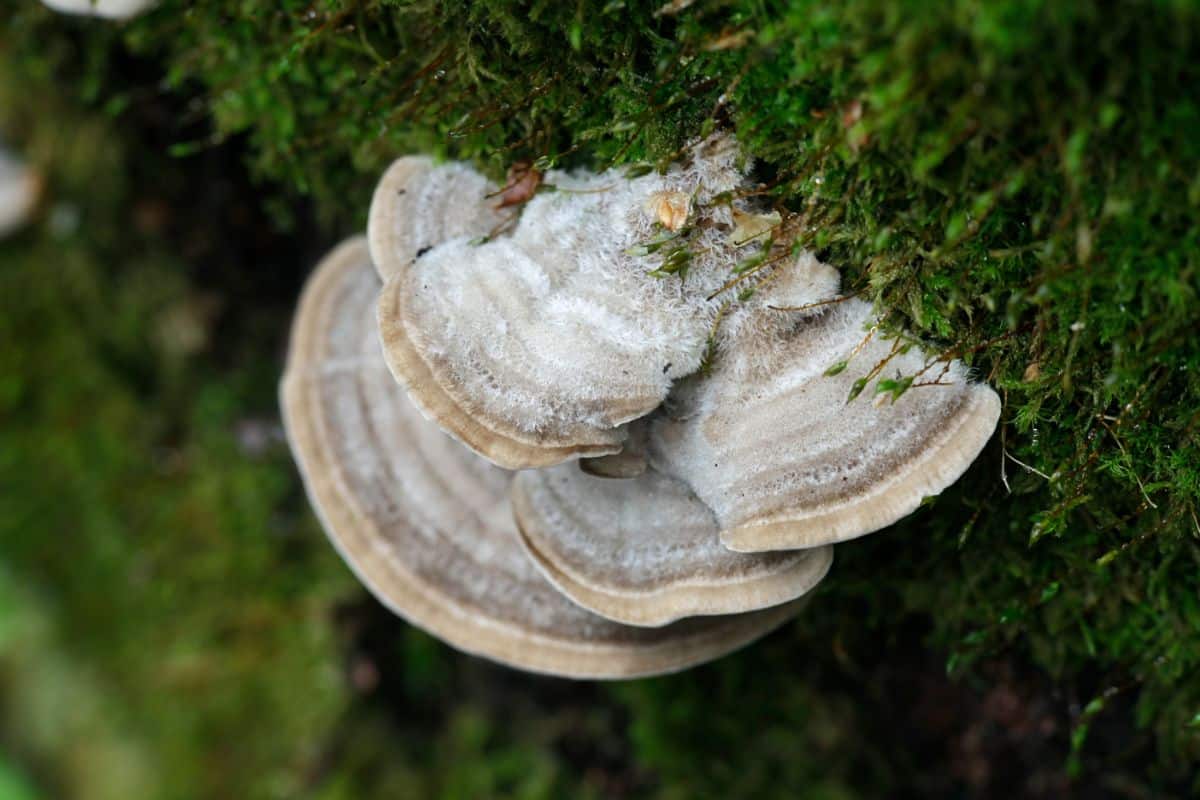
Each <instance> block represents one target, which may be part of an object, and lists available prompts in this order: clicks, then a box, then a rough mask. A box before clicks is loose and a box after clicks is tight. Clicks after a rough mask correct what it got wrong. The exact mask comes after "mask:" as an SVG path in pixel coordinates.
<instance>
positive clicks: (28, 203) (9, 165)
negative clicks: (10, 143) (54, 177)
mask: <svg viewBox="0 0 1200 800" xmlns="http://www.w3.org/2000/svg"><path fill="white" fill-rule="evenodd" d="M41 187H42V181H41V178H39V177H38V174H37V172H35V171H34V170H33V169H32V168H30V167H29V166H28V165H26V164H25V163H24V162H22V161H20V160H18V159H17V158H16V157H15V156H12V155H10V154H9V153H7V152H6V151H5V150H3V149H2V148H0V237H3V236H6V235H8V234H10V233H12V232H13V231H15V230H16V229H18V228H20V227H21V226H22V225H24V224H25V223H26V222H27V221H28V220H29V217H30V216H31V215H32V214H33V209H34V207H36V206H37V201H38V197H39V195H40V194H41Z"/></svg>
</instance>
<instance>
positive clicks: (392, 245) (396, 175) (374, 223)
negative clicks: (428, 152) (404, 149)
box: [367, 156, 435, 281]
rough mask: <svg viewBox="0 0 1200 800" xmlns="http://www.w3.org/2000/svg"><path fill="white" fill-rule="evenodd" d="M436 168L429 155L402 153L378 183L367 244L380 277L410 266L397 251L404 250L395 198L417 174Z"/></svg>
mask: <svg viewBox="0 0 1200 800" xmlns="http://www.w3.org/2000/svg"><path fill="white" fill-rule="evenodd" d="M434 168H435V164H434V162H433V159H431V158H429V157H428V156H402V157H401V158H398V159H396V160H395V161H393V162H392V163H391V166H389V167H388V168H387V169H386V170H385V171H384V173H383V177H382V178H380V179H379V183H378V184H376V185H375V192H374V193H373V194H372V195H371V206H370V208H369V210H368V211H367V232H368V233H367V246H368V248H369V251H370V254H371V263H372V264H373V265H374V267H375V272H376V273H377V274H378V275H379V277H380V279H381V280H384V281H386V280H388V279H389V278H391V277H392V276H393V275H396V274H397V273H399V272H402V271H403V270H404V269H405V268H406V267H407V266H408V265H407V264H405V263H400V259H399V258H398V257H397V256H396V255H395V254H396V253H397V252H398V251H400V250H401V247H400V246H399V244H398V242H397V237H396V228H395V226H394V223H395V218H396V216H397V214H398V212H397V202H396V200H397V198H398V197H400V196H401V195H402V194H403V193H405V192H407V191H408V187H409V186H410V185H412V184H413V183H414V179H415V177H416V176H418V175H420V174H421V173H428V172H432V171H433V170H434Z"/></svg>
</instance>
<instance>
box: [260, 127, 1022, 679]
mask: <svg viewBox="0 0 1200 800" xmlns="http://www.w3.org/2000/svg"><path fill="white" fill-rule="evenodd" d="M745 186H746V178H745V164H744V163H743V162H742V159H741V156H740V154H739V153H738V150H737V147H736V144H735V143H734V142H733V140H732V139H730V138H728V137H715V138H711V139H709V140H705V141H704V142H701V143H699V144H698V145H696V146H695V147H694V148H693V149H692V150H691V151H690V153H689V155H688V157H687V159H686V160H685V161H684V162H682V163H680V164H678V165H676V166H674V167H672V168H671V169H670V170H668V171H667V172H666V173H663V174H659V173H653V172H651V173H649V174H645V175H640V176H630V175H627V174H621V173H619V172H616V171H609V172H605V173H602V174H588V173H561V172H551V173H549V174H548V175H546V176H545V181H544V183H543V184H542V187H541V190H540V191H538V192H536V193H535V194H534V195H533V196H532V198H531V199H529V200H528V202H527V203H525V204H524V205H523V207H520V208H511V207H507V206H506V204H505V203H504V202H503V194H504V192H503V188H502V187H497V186H495V185H493V184H491V183H490V182H489V181H488V180H486V179H485V178H484V177H483V176H482V175H480V174H478V173H476V172H474V171H473V170H471V169H470V168H468V167H466V166H464V165H461V164H444V165H437V164H435V163H434V162H432V161H431V160H429V159H427V158H420V157H406V158H401V159H400V160H399V161H397V162H395V163H394V164H393V165H392V166H391V168H390V169H389V170H388V171H387V172H386V174H385V175H384V177H383V179H382V180H381V182H380V184H379V186H378V188H377V189H376V192H375V196H374V198H373V200H372V204H371V212H370V218H369V223H368V235H367V237H365V238H362V237H359V238H355V239H351V240H349V241H347V242H345V243H343V244H342V245H340V246H339V247H338V248H337V249H335V250H334V251H333V252H332V253H331V254H330V255H329V256H327V257H326V259H325V260H324V261H323V262H322V263H321V265H320V266H319V267H318V268H317V270H316V272H315V274H314V276H313V277H312V278H311V279H310V281H309V283H308V286H307V287H306V288H305V291H304V295H303V298H302V300H301V303H300V308H299V311H298V313H297V315H296V319H295V322H294V325H293V331H292V342H291V348H290V352H289V356H288V364H287V369H286V373H285V375H284V378H283V382H282V387H281V395H282V404H283V410H284V419H285V423H286V427H287V430H288V435H289V440H290V442H291V445H292V448H293V451H294V453H295V455H296V459H297V461H298V463H299V465H300V468H301V472H302V474H303V476H304V479H305V483H306V486H307V488H308V492H309V496H310V498H311V499H312V502H313V505H314V506H315V507H316V509H317V512H318V514H319V515H320V517H321V520H322V522H323V524H324V527H325V529H326V531H327V532H328V533H329V536H330V538H331V539H332V541H333V543H334V544H335V546H336V547H337V548H338V549H339V551H340V552H341V553H342V555H343V556H344V557H345V558H346V560H347V561H348V562H349V564H350V566H351V567H352V568H353V569H354V570H355V572H356V573H357V574H358V576H359V577H360V578H361V579H362V580H363V582H364V583H366V584H367V585H368V587H370V588H371V589H372V591H373V592H374V593H375V594H376V595H377V596H378V597H379V598H380V599H381V600H382V601H383V602H384V603H385V604H387V605H388V606H389V607H390V608H392V609H393V610H394V611H395V612H396V613H398V614H400V615H401V616H403V617H405V618H406V619H408V620H410V621H411V622H413V623H414V624H416V625H419V626H421V627H423V628H425V629H426V630H428V631H430V632H432V633H433V634H435V635H437V636H439V637H441V638H442V639H444V640H445V641H447V642H449V643H450V644H452V645H453V646H455V647H458V648H460V649H462V650H465V651H468V652H471V653H475V654H478V655H482V656H486V657H489V658H491V659H494V660H497V661H500V662H503V663H506V664H509V665H512V666H516V667H519V668H523V669H528V670H532V671H537V672H545V673H552V674H557V675H563V676H570V677H592V678H623V677H632V676H638V675H650V674H659V673H665V672H671V671H676V670H679V669H683V668H685V667H688V666H690V665H693V664H697V663H700V662H703V661H706V660H709V659H712V658H715V657H717V656H719V655H722V654H724V653H727V652H729V651H731V650H733V649H736V648H737V647H740V646H742V645H743V644H745V643H747V642H749V641H751V640H753V639H755V638H757V637H759V636H761V635H763V634H764V633H766V632H767V631H769V630H771V629H773V628H774V627H776V626H778V625H779V624H781V623H782V622H784V621H785V620H787V619H789V618H790V617H791V616H792V615H793V614H794V613H795V612H796V610H797V608H798V606H799V605H800V604H802V603H803V602H804V600H805V596H806V595H807V594H808V592H809V591H810V590H811V589H812V588H813V587H814V586H816V585H817V583H818V582H819V581H820V580H821V579H822V578H823V577H824V576H825V574H826V573H827V571H828V570H829V567H830V564H831V562H832V557H833V553H832V550H833V548H832V547H831V545H832V544H834V543H836V542H841V541H845V540H847V539H852V538H854V537H857V536H861V535H863V534H866V533H870V532H872V531H875V530H878V529H880V528H882V527H884V526H887V525H889V524H891V523H892V522H894V521H896V520H897V519H899V518H901V517H903V516H905V515H907V514H909V513H911V512H912V511H913V510H914V509H915V508H916V507H917V506H918V504H919V503H920V502H921V500H922V498H924V497H926V496H930V495H935V494H937V493H939V492H941V491H942V490H943V489H945V488H946V487H947V486H948V485H950V484H951V483H952V482H953V481H955V480H956V479H957V478H958V477H959V475H961V473H962V472H963V471H964V470H965V469H966V468H967V467H968V466H969V465H970V463H971V462H972V461H973V460H974V458H975V457H976V455H977V454H978V453H979V451H980V449H981V448H982V447H983V446H984V444H985V443H986V441H987V440H988V438H989V437H990V435H991V433H992V431H993V430H994V428H995V425H996V422H997V419H998V417H999V400H998V398H997V396H996V394H995V392H993V391H992V390H991V389H990V388H988V387H987V386H985V385H982V384H978V383H974V382H972V381H971V380H970V379H969V377H968V374H967V370H966V368H965V367H964V366H963V365H962V364H960V363H958V362H956V361H938V360H937V359H935V358H931V357H928V356H927V355H926V354H924V353H922V352H921V351H920V348H919V347H917V346H915V344H914V343H912V342H908V341H903V342H902V341H900V340H896V339H891V340H888V339H885V338H884V336H883V334H882V333H880V332H879V331H878V330H877V329H876V328H877V326H876V323H877V320H876V318H875V317H874V315H873V313H872V309H871V307H870V306H869V305H868V304H867V303H865V302H862V301H860V300H857V299H854V298H849V297H842V296H840V295H839V294H838V291H839V276H838V274H837V272H836V271H835V270H833V269H832V268H831V267H828V266H826V265H824V264H822V263H820V262H819V261H818V260H817V259H815V258H814V257H813V256H812V255H810V254H807V253H802V254H799V255H795V254H792V253H791V252H790V251H788V250H787V249H786V248H783V249H782V252H783V256H782V257H781V256H779V255H777V252H778V251H779V250H780V248H779V247H778V246H777V245H775V246H773V245H772V241H771V240H772V235H773V231H774V230H775V229H776V227H777V226H778V225H779V218H778V216H776V215H772V214H764V213H761V211H760V210H756V209H755V208H754V207H753V206H752V205H751V204H750V203H749V201H748V200H747V199H746V198H744V197H742V190H743V189H744V188H745ZM497 198H501V200H500V201H498V200H497ZM747 265H753V266H747ZM737 275H743V276H749V277H748V279H746V280H738V281H733V280H731V277H734V276H737ZM731 284H734V285H731ZM751 288H752V291H747V289H751ZM880 364H884V365H886V373H883V372H881V370H880V367H879V365H880ZM884 374H886V375H888V376H891V375H893V374H894V375H895V376H896V377H895V378H888V380H889V381H890V383H889V384H888V387H890V388H889V390H888V391H885V392H881V393H878V394H875V395H874V396H875V398H876V400H877V401H876V402H871V401H870V400H869V399H867V398H863V399H861V400H857V401H854V402H848V401H847V398H848V397H851V396H853V395H855V394H858V393H860V392H861V391H862V389H863V387H864V385H865V384H866V383H868V382H869V381H870V380H877V379H878V378H880V377H882V376H883V375H884ZM898 387H902V388H903V389H904V390H900V388H898Z"/></svg>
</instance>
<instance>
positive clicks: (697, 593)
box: [510, 478, 833, 628]
mask: <svg viewBox="0 0 1200 800" xmlns="http://www.w3.org/2000/svg"><path fill="white" fill-rule="evenodd" d="M510 496H511V498H512V504H513V517H514V519H515V520H516V523H517V530H518V531H519V532H520V535H521V543H522V544H523V545H524V547H525V551H526V552H527V553H528V554H529V557H530V558H531V559H533V562H534V563H535V564H536V565H537V566H538V568H539V569H540V570H541V572H542V574H543V575H544V576H545V577H546V579H547V580H549V581H550V582H551V583H552V584H554V585H555V587H557V588H558V589H559V591H561V592H562V593H563V594H565V595H567V596H568V597H569V598H571V599H572V600H574V601H575V602H576V603H577V604H578V605H580V606H583V607H584V608H586V609H587V610H588V611H591V612H593V613H595V614H599V615H600V616H602V617H605V618H606V619H611V620H613V621H614V622H620V623H622V624H625V625H635V626H638V627H649V628H657V627H661V626H663V625H669V624H670V623H672V622H677V621H679V620H681V619H685V618H688V617H699V616H711V615H729V614H745V613H764V609H766V610H770V609H772V608H773V607H779V606H781V605H784V604H789V605H790V604H792V603H795V602H802V601H803V600H805V599H806V598H805V595H807V594H808V592H810V591H811V590H812V589H813V588H814V587H816V585H817V584H818V583H820V582H821V581H822V579H824V577H825V575H826V574H827V573H828V572H829V568H830V566H831V565H832V564H833V548H832V547H822V548H816V549H811V550H806V551H805V552H804V553H803V554H801V555H802V557H801V559H800V564H799V565H797V566H794V567H793V568H791V569H788V570H785V571H781V572H775V573H771V574H767V575H765V576H762V577H757V578H752V579H745V578H743V579H740V580H731V581H721V580H707V581H705V580H695V581H675V582H672V583H670V584H664V585H663V586H662V587H661V588H659V589H656V590H653V591H620V590H617V589H614V588H611V587H600V586H596V585H593V584H592V583H591V582H590V581H589V580H588V578H587V577H586V576H583V575H580V574H579V573H578V572H577V571H576V570H573V569H571V568H570V567H569V566H568V565H567V564H565V563H559V562H557V561H555V560H553V559H551V558H549V557H548V556H547V554H546V553H545V552H543V550H542V549H540V548H539V546H538V542H539V541H541V542H543V543H544V542H546V541H548V540H549V537H550V533H549V531H546V530H545V529H543V528H542V527H541V525H540V524H539V520H540V519H541V515H540V514H538V513H537V512H536V511H534V509H533V507H532V505H531V501H530V497H529V494H528V491H527V489H526V488H525V484H524V481H522V480H520V479H519V478H518V480H514V481H513V484H512V490H511V493H510ZM713 535H716V530H715V529H714V531H713Z"/></svg>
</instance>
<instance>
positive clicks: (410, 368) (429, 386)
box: [378, 273, 624, 469]
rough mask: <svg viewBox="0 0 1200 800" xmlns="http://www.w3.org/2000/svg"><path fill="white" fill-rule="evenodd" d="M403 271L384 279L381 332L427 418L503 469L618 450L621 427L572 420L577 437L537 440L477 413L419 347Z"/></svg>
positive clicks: (391, 361) (390, 358)
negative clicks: (407, 315) (408, 321)
mask: <svg viewBox="0 0 1200 800" xmlns="http://www.w3.org/2000/svg"><path fill="white" fill-rule="evenodd" d="M403 280H404V275H403V273H402V274H400V275H396V276H395V277H393V278H392V279H391V280H389V281H388V282H387V284H385V285H384V287H383V291H382V292H380V294H379V308H378V316H379V337H380V341H381V342H382V343H383V354H384V359H385V360H386V361H387V365H388V369H390V370H391V372H392V375H393V376H394V377H395V378H396V380H397V381H398V382H399V383H400V384H401V385H402V386H404V388H405V389H407V390H408V395H409V398H410V399H411V400H412V401H413V404H414V405H416V406H417V408H418V409H420V410H421V413H422V414H424V415H425V416H426V417H427V418H428V419H430V420H432V421H434V422H436V423H437V424H438V425H439V426H440V427H441V428H442V429H443V430H445V431H446V432H447V433H449V434H450V435H452V436H453V437H454V438H456V439H458V440H459V441H461V442H462V443H463V444H465V445H466V446H467V447H469V448H471V449H472V450H474V451H475V452H476V453H478V454H479V455H481V456H483V457H484V458H486V459H488V460H489V461H491V462H492V463H493V464H496V465H497V466H500V467H504V468H505V469H536V468H539V467H549V466H553V465H554V464H560V463H562V462H563V461H569V460H571V459H573V458H582V457H590V456H602V455H609V454H612V453H617V452H620V450H621V447H622V440H623V438H624V433H623V432H622V431H621V430H620V429H619V428H612V429H609V430H598V429H595V428H584V427H583V426H574V427H573V429H572V433H576V434H577V439H578V440H577V441H572V442H570V443H564V442H560V441H546V440H539V439H537V438H536V437H535V436H533V435H531V434H529V433H528V432H525V431H521V430H518V429H517V428H515V427H514V426H512V425H508V424H505V423H503V422H502V421H500V420H484V419H480V418H478V417H477V416H475V415H473V414H472V413H471V412H470V411H468V409H467V408H465V403H464V402H463V401H462V399H461V398H459V397H457V396H456V395H455V393H454V392H453V390H452V389H451V388H450V387H448V386H445V385H443V384H442V383H441V382H439V381H438V378H437V376H436V375H435V374H434V372H433V369H432V368H431V367H430V366H429V364H427V363H426V362H425V359H423V358H422V357H421V354H420V353H419V352H417V349H416V348H415V347H414V346H413V343H412V340H411V338H410V337H409V335H408V331H407V329H406V326H405V320H404V291H403V287H402V284H403Z"/></svg>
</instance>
